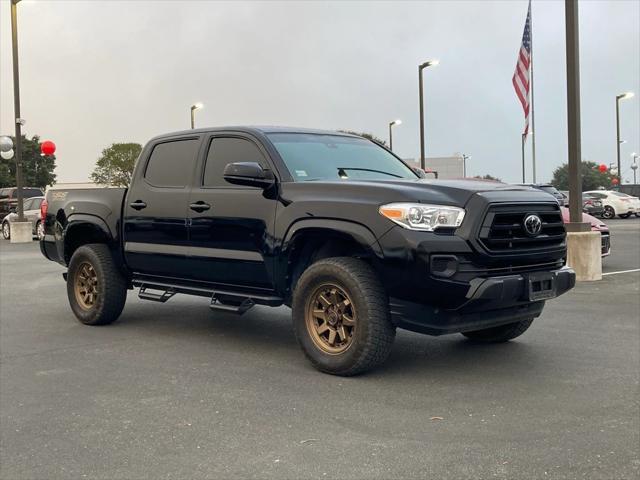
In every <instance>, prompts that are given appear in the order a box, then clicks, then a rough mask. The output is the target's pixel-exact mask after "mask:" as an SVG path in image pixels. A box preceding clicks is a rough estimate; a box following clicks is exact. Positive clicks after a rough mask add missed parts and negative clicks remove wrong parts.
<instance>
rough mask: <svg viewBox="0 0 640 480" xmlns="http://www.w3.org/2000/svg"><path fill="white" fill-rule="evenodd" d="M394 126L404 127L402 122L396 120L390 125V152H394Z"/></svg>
mask: <svg viewBox="0 0 640 480" xmlns="http://www.w3.org/2000/svg"><path fill="white" fill-rule="evenodd" d="M394 125H402V120H400V119H398V120H394V121H393V122H391V123H389V150H391V151H393V126H394Z"/></svg>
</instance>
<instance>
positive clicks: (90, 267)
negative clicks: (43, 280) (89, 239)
mask: <svg viewBox="0 0 640 480" xmlns="http://www.w3.org/2000/svg"><path fill="white" fill-rule="evenodd" d="M67 296H68V297H69V304H70V305H71V310H73V313H74V314H75V316H76V317H77V318H78V320H80V322H82V323H84V324H85V325H107V324H109V323H112V322H114V321H115V320H117V319H118V317H119V316H120V313H122V309H123V308H124V303H125V301H126V299H127V282H126V279H125V278H124V276H123V275H122V273H121V272H120V271H119V270H118V268H117V267H116V265H115V262H114V261H113V257H112V255H111V251H110V250H109V247H108V246H107V245H103V244H89V245H84V246H82V247H80V248H78V249H77V250H76V251H75V252H74V253H73V256H72V257H71V261H70V262H69V272H68V273H67Z"/></svg>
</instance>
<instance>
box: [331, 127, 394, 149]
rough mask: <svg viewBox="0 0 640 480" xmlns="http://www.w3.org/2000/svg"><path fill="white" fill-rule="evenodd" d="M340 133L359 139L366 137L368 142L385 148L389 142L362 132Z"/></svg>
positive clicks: (344, 131)
mask: <svg viewBox="0 0 640 480" xmlns="http://www.w3.org/2000/svg"><path fill="white" fill-rule="evenodd" d="M338 131H339V132H342V133H350V134H351V135H358V136H359V137H364V138H366V139H368V140H371V141H372V142H376V143H377V144H379V145H382V146H384V147H386V146H387V141H386V140H382V139H380V138H378V137H376V136H375V135H373V134H371V133H360V132H353V131H351V130H338Z"/></svg>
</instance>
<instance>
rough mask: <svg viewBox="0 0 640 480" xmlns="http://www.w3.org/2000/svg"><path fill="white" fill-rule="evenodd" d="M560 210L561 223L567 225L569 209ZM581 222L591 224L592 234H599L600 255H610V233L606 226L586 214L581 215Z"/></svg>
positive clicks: (562, 208)
mask: <svg viewBox="0 0 640 480" xmlns="http://www.w3.org/2000/svg"><path fill="white" fill-rule="evenodd" d="M560 210H561V211H562V221H563V222H564V223H569V209H568V208H567V207H560ZM582 221H583V222H584V223H590V224H591V231H592V232H600V238H601V242H602V247H601V253H602V256H603V257H606V256H608V255H609V254H610V253H611V232H610V231H609V227H608V226H607V224H606V223H604V222H603V221H602V220H600V219H599V218H596V217H594V216H591V215H589V214H588V213H583V214H582Z"/></svg>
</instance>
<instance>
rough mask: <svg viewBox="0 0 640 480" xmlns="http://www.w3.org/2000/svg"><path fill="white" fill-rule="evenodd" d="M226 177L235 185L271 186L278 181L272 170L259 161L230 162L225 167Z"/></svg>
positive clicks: (264, 187)
mask: <svg viewBox="0 0 640 480" xmlns="http://www.w3.org/2000/svg"><path fill="white" fill-rule="evenodd" d="M223 177H224V179H225V180H226V181H227V182H229V183H231V184H233V185H244V186H248V187H258V188H262V189H266V188H269V187H270V186H271V185H274V184H275V183H276V177H275V176H274V175H273V172H272V171H271V170H265V169H264V168H262V166H261V165H260V164H259V163H257V162H236V163H229V164H227V166H226V167H224V173H223Z"/></svg>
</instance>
